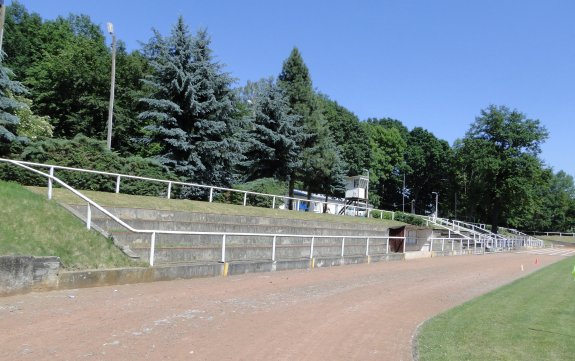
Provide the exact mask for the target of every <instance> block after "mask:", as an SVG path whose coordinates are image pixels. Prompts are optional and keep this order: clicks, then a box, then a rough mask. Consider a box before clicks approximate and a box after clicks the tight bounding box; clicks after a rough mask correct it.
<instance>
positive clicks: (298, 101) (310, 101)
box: [278, 48, 339, 208]
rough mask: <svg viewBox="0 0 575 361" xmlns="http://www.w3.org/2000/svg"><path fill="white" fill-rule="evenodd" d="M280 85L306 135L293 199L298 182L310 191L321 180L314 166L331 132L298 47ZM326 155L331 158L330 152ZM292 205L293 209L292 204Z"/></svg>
mask: <svg viewBox="0 0 575 361" xmlns="http://www.w3.org/2000/svg"><path fill="white" fill-rule="evenodd" d="M278 84H279V85H280V87H281V88H282V89H284V91H285V93H286V95H287V98H288V101H289V105H290V108H291V111H292V113H293V114H297V115H299V116H300V124H298V125H300V126H302V128H303V133H304V134H303V138H304V141H303V144H302V145H303V146H302V149H303V150H305V152H304V151H302V153H301V154H300V158H301V161H302V164H303V168H302V169H301V172H299V174H297V172H294V173H292V174H291V175H290V181H289V195H290V196H291V197H293V189H294V186H295V181H296V180H297V179H301V180H303V181H304V186H305V187H306V188H310V186H312V185H315V184H316V183H317V182H320V181H321V179H320V178H321V177H320V176H319V175H318V177H317V178H314V175H315V174H318V173H319V172H321V170H320V169H315V168H314V165H318V164H319V163H318V162H317V160H313V159H312V157H322V156H323V154H324V152H323V151H324V150H326V149H327V148H326V147H324V146H321V147H318V144H320V143H321V142H323V141H328V139H325V140H322V139H320V137H322V136H326V137H329V130H328V129H327V124H326V121H325V119H324V118H323V115H322V113H321V106H320V103H319V99H318V96H317V95H316V94H315V92H314V91H313V87H312V81H311V77H310V74H309V70H308V68H307V66H306V65H305V63H304V61H303V58H302V56H301V54H300V52H299V50H298V49H297V48H293V50H292V51H291V53H290V55H289V57H288V58H287V59H286V60H285V61H284V63H283V67H282V71H281V73H280V75H279V78H278ZM325 130H327V131H325ZM325 155H326V156H327V153H325ZM338 159H339V157H338ZM289 206H290V208H291V202H290V204H289Z"/></svg>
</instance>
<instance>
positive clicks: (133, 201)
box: [27, 187, 405, 227]
mask: <svg viewBox="0 0 575 361" xmlns="http://www.w3.org/2000/svg"><path fill="white" fill-rule="evenodd" d="M27 188H28V189H30V190H31V191H33V192H35V193H38V194H42V195H45V194H46V188H42V187H27ZM82 193H83V194H84V195H85V196H87V197H89V198H90V199H92V200H94V201H95V202H96V203H98V204H100V205H102V206H110V207H130V208H149V209H162V210H174V211H188V212H202V213H218V214H234V215H247V216H258V217H276V218H293V219H305V220H316V221H326V222H338V223H354V224H357V223H368V224H377V225H384V226H387V227H397V226H402V225H405V223H403V222H397V221H391V220H385V219H375V218H369V219H368V218H364V217H349V216H338V215H333V214H317V213H308V212H293V211H292V212H289V211H286V210H281V209H270V208H260V207H249V206H248V207H244V206H240V205H234V204H223V203H209V202H202V201H191V200H187V199H166V198H160V197H149V196H135V195H128V194H121V193H120V194H116V193H107V192H94V191H82ZM53 198H54V199H55V200H57V201H60V202H63V203H68V204H84V203H85V202H84V201H82V200H81V199H80V198H78V197H77V196H76V195H74V194H72V193H71V192H69V191H68V190H66V189H61V188H56V189H54V193H53Z"/></svg>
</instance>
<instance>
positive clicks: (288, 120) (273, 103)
mask: <svg viewBox="0 0 575 361" xmlns="http://www.w3.org/2000/svg"><path fill="white" fill-rule="evenodd" d="M248 87H249V89H246V92H248V93H253V99H250V103H251V106H252V110H253V111H252V113H251V114H250V116H249V125H248V127H251V129H250V130H249V131H248V134H247V136H248V141H249V147H248V151H247V153H246V158H247V160H246V162H244V168H245V169H246V172H247V173H248V180H254V179H258V178H271V177H273V178H275V179H278V180H282V181H285V180H287V179H288V177H289V175H290V174H292V173H293V172H295V171H296V170H297V169H298V168H299V167H300V166H301V163H300V161H299V157H298V154H299V153H300V146H301V143H302V141H303V137H302V129H301V127H298V126H297V125H296V122H297V121H298V120H299V116H297V115H293V114H289V111H290V108H289V106H288V103H287V99H286V97H285V95H284V93H283V91H282V90H281V89H280V88H279V87H278V86H277V85H276V84H274V83H273V81H270V80H263V81H261V82H259V83H257V85H255V86H254V85H253V84H248ZM252 88H254V89H252Z"/></svg>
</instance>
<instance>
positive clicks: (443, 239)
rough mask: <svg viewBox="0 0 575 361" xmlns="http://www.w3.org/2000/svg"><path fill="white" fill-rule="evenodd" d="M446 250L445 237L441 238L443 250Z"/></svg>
mask: <svg viewBox="0 0 575 361" xmlns="http://www.w3.org/2000/svg"><path fill="white" fill-rule="evenodd" d="M444 250H445V238H442V239H441V252H443V251H444Z"/></svg>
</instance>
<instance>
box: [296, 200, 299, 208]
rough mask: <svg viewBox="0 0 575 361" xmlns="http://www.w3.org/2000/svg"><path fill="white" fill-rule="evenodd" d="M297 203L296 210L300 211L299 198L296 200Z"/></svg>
mask: <svg viewBox="0 0 575 361" xmlns="http://www.w3.org/2000/svg"><path fill="white" fill-rule="evenodd" d="M295 204H296V208H295V210H296V211H299V199H298V200H297V202H296V203H295Z"/></svg>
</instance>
